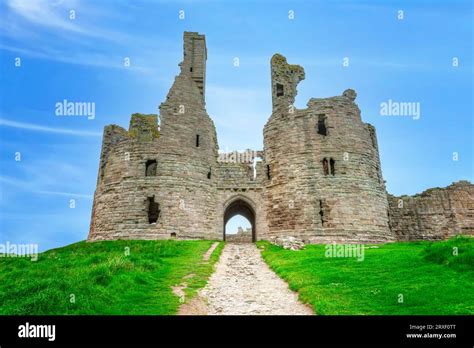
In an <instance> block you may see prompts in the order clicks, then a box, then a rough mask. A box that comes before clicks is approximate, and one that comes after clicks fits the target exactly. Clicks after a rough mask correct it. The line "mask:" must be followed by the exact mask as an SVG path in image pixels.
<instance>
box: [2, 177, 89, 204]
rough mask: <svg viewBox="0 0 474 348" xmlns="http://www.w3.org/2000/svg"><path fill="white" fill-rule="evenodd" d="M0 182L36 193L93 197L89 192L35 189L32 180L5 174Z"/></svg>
mask: <svg viewBox="0 0 474 348" xmlns="http://www.w3.org/2000/svg"><path fill="white" fill-rule="evenodd" d="M0 182H1V183H3V184H7V185H11V186H14V187H16V188H17V189H21V190H23V191H27V192H31V193H36V194H42V195H55V196H66V197H70V198H85V199H92V198H93V195H90V194H83V193H73V192H62V191H49V190H38V189H36V185H35V184H34V183H33V182H29V181H24V180H19V179H16V178H11V177H7V176H0Z"/></svg>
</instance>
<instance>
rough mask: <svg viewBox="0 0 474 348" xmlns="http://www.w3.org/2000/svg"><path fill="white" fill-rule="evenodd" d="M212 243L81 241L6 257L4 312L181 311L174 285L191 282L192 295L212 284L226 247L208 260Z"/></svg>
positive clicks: (0, 303) (0, 283)
mask: <svg viewBox="0 0 474 348" xmlns="http://www.w3.org/2000/svg"><path fill="white" fill-rule="evenodd" d="M212 243H213V241H174V240H169V241H111V242H95V243H86V242H79V243H76V244H71V245H68V246H66V247H63V248H59V249H53V250H49V251H47V252H44V253H41V254H40V255H39V258H38V260H37V261H36V262H33V261H31V260H30V259H27V258H11V257H7V258H0V314H3V315H17V314H18V315H20V314H24V315H28V314H31V315H39V314H53V315H56V314H113V315H122V314H131V315H140V314H144V315H151V314H158V315H169V314H175V313H176V312H177V310H178V307H179V305H180V303H179V298H178V297H177V296H176V295H174V294H173V293H172V289H171V287H172V286H175V285H179V284H181V283H182V282H183V281H185V282H186V283H187V284H188V287H187V288H186V289H185V290H184V291H185V293H186V299H190V298H191V297H192V296H193V295H194V294H195V293H196V291H197V290H198V289H199V288H201V287H203V286H204V285H205V284H206V282H207V279H208V277H209V275H210V274H211V273H212V272H213V265H214V263H215V262H216V261H217V260H218V258H219V255H220V252H221V250H222V248H223V243H220V245H219V246H218V247H217V249H216V250H215V251H214V252H213V254H212V256H211V258H210V260H209V262H203V261H202V256H203V254H204V253H205V252H206V251H207V250H208V249H209V247H210V246H211V245H212ZM127 248H129V249H127ZM127 250H129V251H130V255H128V256H127V255H126V251H127ZM191 274H193V275H194V276H192V277H191V278H187V279H185V280H183V277H185V276H188V275H191ZM72 296H75V303H71V301H70V299H71V298H72Z"/></svg>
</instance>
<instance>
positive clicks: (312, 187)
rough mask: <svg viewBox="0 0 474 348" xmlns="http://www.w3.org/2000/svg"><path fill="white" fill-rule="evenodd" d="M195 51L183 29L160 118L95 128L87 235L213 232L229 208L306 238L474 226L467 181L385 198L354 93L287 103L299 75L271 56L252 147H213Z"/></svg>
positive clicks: (442, 232) (203, 53) (353, 238)
mask: <svg viewBox="0 0 474 348" xmlns="http://www.w3.org/2000/svg"><path fill="white" fill-rule="evenodd" d="M206 59H207V49H206V41H205V38H204V35H200V34H198V33H192V32H185V33H184V57H183V61H182V62H181V63H180V65H179V66H180V69H181V71H180V74H179V75H178V76H176V78H175V81H174V83H173V85H172V87H171V89H170V91H169V93H168V95H167V97H166V100H165V101H164V102H163V103H162V104H161V105H160V120H161V122H160V125H158V115H142V114H133V115H132V117H131V120H130V125H129V128H128V130H125V129H124V128H122V127H120V126H117V125H109V126H106V127H105V129H104V137H103V142H102V153H101V156H100V165H99V174H98V178H97V188H96V191H95V195H94V203H93V209H92V218H91V226H90V232H89V238H88V240H90V241H95V240H111V239H167V238H179V239H217V240H221V239H225V225H226V223H227V221H229V219H230V218H232V217H233V216H235V215H237V214H240V215H243V216H244V217H246V218H247V219H248V220H249V222H250V224H251V226H252V227H251V235H252V240H253V241H255V240H260V239H268V238H270V237H272V236H278V235H290V236H294V237H298V238H301V239H303V240H304V241H306V242H311V243H330V242H347V243H356V242H361V243H364V242H370V243H378V242H387V241H393V240H400V239H402V240H413V239H440V238H446V237H448V236H451V235H454V234H459V233H463V234H471V235H472V234H474V220H473V218H472V217H473V216H474V189H473V185H472V184H470V183H468V182H461V183H460V184H456V185H453V186H452V187H449V188H448V189H437V191H436V192H435V193H433V194H432V193H430V194H429V195H428V194H422V195H421V196H420V197H417V196H415V197H413V198H410V197H401V198H399V197H393V196H387V193H386V190H385V185H384V181H383V178H382V172H381V166H380V160H379V153H378V144H377V137H376V134H375V129H374V127H373V126H371V125H370V124H367V123H364V122H362V120H361V116H360V110H359V108H358V107H357V105H356V104H355V102H354V101H355V99H356V93H355V91H353V90H351V89H348V90H346V91H345V92H344V93H343V94H342V95H341V96H336V97H331V98H324V99H318V98H313V99H310V100H309V102H308V103H307V108H305V109H301V110H300V109H296V108H295V107H294V105H293V104H294V101H295V97H296V93H297V90H296V87H297V85H298V83H299V82H300V81H301V80H303V79H304V78H305V73H304V70H303V68H302V67H300V66H298V65H290V64H288V63H287V61H286V58H285V57H283V56H281V55H279V54H276V55H274V56H273V57H272V59H271V81H272V82H271V83H272V86H271V93H272V115H271V117H270V118H269V120H268V122H267V124H266V125H265V127H264V132H263V136H264V150H263V151H249V152H248V153H240V154H239V153H236V152H234V153H231V154H222V153H221V154H218V144H217V137H216V131H215V127H214V123H213V121H212V120H211V118H210V117H209V116H208V114H207V112H206V109H205V97H206V95H205V84H206ZM257 160H258V161H257ZM388 197H389V199H388ZM400 200H402V201H403V202H406V204H405V205H404V206H403V204H402V208H400V203H399V201H400ZM389 202H390V205H389Z"/></svg>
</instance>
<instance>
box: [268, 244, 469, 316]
mask: <svg viewBox="0 0 474 348" xmlns="http://www.w3.org/2000/svg"><path fill="white" fill-rule="evenodd" d="M259 246H260V247H261V248H263V249H264V250H263V257H264V259H265V261H266V262H267V263H268V264H269V265H270V267H271V268H272V269H273V270H274V271H275V272H276V273H277V274H278V275H279V276H280V277H281V278H283V279H285V280H286V281H287V282H288V283H289V286H290V288H291V289H292V290H295V291H298V292H299V294H300V299H301V300H302V301H303V302H306V303H309V304H311V305H312V306H313V308H314V310H315V313H316V314H328V315H334V314H347V315H352V314H362V315H365V314H374V315H376V314H378V315H388V314H394V315H402V314H405V315H422V314H426V315H429V314H432V315H447V314H474V239H473V238H466V237H458V238H454V239H451V240H448V241H440V242H400V243H389V244H384V245H377V246H374V247H373V248H370V249H366V250H365V255H364V260H363V261H357V260H356V259H355V258H330V257H325V246H324V245H308V246H306V247H305V249H304V250H301V251H291V250H284V249H283V248H280V247H277V246H274V245H272V244H270V243H266V242H259ZM455 248H457V249H455ZM455 251H457V255H455Z"/></svg>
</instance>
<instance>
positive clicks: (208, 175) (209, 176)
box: [207, 168, 211, 179]
mask: <svg viewBox="0 0 474 348" xmlns="http://www.w3.org/2000/svg"><path fill="white" fill-rule="evenodd" d="M207 178H208V179H210V178H211V168H209V172H208V173H207Z"/></svg>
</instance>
